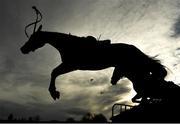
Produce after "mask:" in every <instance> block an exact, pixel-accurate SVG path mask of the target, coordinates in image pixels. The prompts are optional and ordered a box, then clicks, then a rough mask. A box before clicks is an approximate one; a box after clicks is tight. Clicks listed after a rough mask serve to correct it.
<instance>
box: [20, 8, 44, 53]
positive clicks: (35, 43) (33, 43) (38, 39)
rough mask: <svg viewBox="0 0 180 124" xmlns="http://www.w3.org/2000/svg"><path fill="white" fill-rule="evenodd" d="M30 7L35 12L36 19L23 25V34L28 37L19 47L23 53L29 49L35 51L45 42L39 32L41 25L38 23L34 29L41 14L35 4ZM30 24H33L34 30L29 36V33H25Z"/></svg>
mask: <svg viewBox="0 0 180 124" xmlns="http://www.w3.org/2000/svg"><path fill="white" fill-rule="evenodd" d="M32 8H33V9H34V10H35V12H36V21H35V22H33V23H30V24H28V25H27V26H26V27H25V34H26V36H27V37H28V38H29V40H28V41H27V42H26V43H25V44H24V45H23V46H22V47H21V52H22V53H23V54H28V53H29V52H30V51H35V50H36V49H38V48H40V47H42V46H44V44H45V42H44V41H43V40H42V35H41V34H42V33H41V32H42V31H41V29H42V25H40V26H39V28H38V29H37V31H36V25H37V23H39V22H40V21H41V20H42V14H41V13H40V11H39V10H38V9H37V8H36V7H35V6H33V7H32ZM39 17H40V18H39ZM31 25H34V30H33V33H32V35H31V36H30V37H29V35H28V33H27V28H28V27H30V26H31Z"/></svg>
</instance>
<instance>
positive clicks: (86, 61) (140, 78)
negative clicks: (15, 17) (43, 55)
mask: <svg viewBox="0 0 180 124" xmlns="http://www.w3.org/2000/svg"><path fill="white" fill-rule="evenodd" d="M36 11H37V10H36ZM37 20H38V19H37ZM37 20H36V22H35V23H32V24H35V26H36V23H37V22H38V21H37ZM28 26H29V25H28ZM26 28H27V26H26ZM41 29H42V25H41V26H39V28H38V30H37V31H35V29H34V32H33V34H32V35H31V36H30V38H29V39H28V41H27V42H26V43H25V44H24V45H23V46H22V47H21V51H22V53H23V54H28V53H29V52H30V51H35V50H36V49H38V48H40V47H43V46H44V45H45V44H50V45H52V46H53V47H54V48H56V49H57V50H58V51H59V52H60V54H61V60H62V63H61V64H60V65H59V66H57V67H56V68H55V69H54V70H53V71H52V73H51V81H50V85H49V91H50V94H51V96H52V97H53V99H54V100H56V99H57V98H59V96H60V93H59V92H58V91H57V90H56V86H55V80H56V78H57V76H59V75H62V74H65V73H68V72H72V71H75V70H101V69H105V68H108V67H114V71H113V75H112V78H111V83H112V84H113V85H115V84H116V83H117V81H118V80H119V79H121V78H122V77H127V78H128V79H129V80H130V81H131V82H132V83H133V88H134V90H135V91H136V92H137V95H136V96H135V97H134V99H133V101H134V100H135V99H136V98H141V97H147V94H146V90H148V89H149V87H152V86H156V84H155V83H153V82H150V80H151V79H157V80H161V79H164V77H165V76H166V75H167V71H166V69H165V67H164V66H163V65H162V64H161V63H160V61H158V60H155V59H154V58H151V57H149V56H148V55H146V54H144V53H143V52H142V51H140V50H139V49H138V48H136V47H135V46H133V45H130V44H123V43H114V44H112V43H110V40H103V41H98V40H96V39H95V38H94V37H93V36H88V37H78V36H74V35H71V34H65V33H58V32H48V31H42V30H41Z"/></svg>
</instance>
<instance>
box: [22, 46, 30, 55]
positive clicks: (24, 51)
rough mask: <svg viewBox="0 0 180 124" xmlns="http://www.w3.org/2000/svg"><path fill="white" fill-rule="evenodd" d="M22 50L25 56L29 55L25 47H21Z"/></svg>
mask: <svg viewBox="0 0 180 124" xmlns="http://www.w3.org/2000/svg"><path fill="white" fill-rule="evenodd" d="M20 50H21V52H22V53H23V54H28V53H29V52H28V51H27V50H25V49H24V48H23V47H21V48H20Z"/></svg>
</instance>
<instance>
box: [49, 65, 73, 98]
mask: <svg viewBox="0 0 180 124" xmlns="http://www.w3.org/2000/svg"><path fill="white" fill-rule="evenodd" d="M73 70H74V69H73V68H72V67H70V66H68V65H66V64H64V63H62V64H61V65H59V66H57V67H56V68H55V69H54V70H53V71H52V73H51V82H50V85H49V92H50V94H51V96H52V98H53V99H54V100H56V99H59V97H60V92H59V91H56V86H55V80H56V78H57V77H58V76H59V75H62V74H65V73H68V72H71V71H73Z"/></svg>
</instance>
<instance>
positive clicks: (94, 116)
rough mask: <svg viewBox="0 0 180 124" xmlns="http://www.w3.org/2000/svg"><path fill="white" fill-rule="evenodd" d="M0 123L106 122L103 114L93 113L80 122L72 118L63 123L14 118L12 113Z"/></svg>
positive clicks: (39, 119) (84, 116)
mask: <svg viewBox="0 0 180 124" xmlns="http://www.w3.org/2000/svg"><path fill="white" fill-rule="evenodd" d="M0 122H32V123H33V122H57V123H58V122H69V123H73V122H86V123H92V122H101V123H103V122H108V121H107V119H106V117H105V116H104V115H103V114H93V113H90V112H89V113H86V114H85V115H83V116H82V118H81V119H80V120H75V119H74V118H72V117H69V118H67V119H66V120H65V121H59V120H49V121H42V120H41V118H40V116H39V115H35V116H30V117H28V118H25V117H15V116H14V115H13V114H12V113H11V114H9V115H8V117H7V119H6V120H0Z"/></svg>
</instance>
